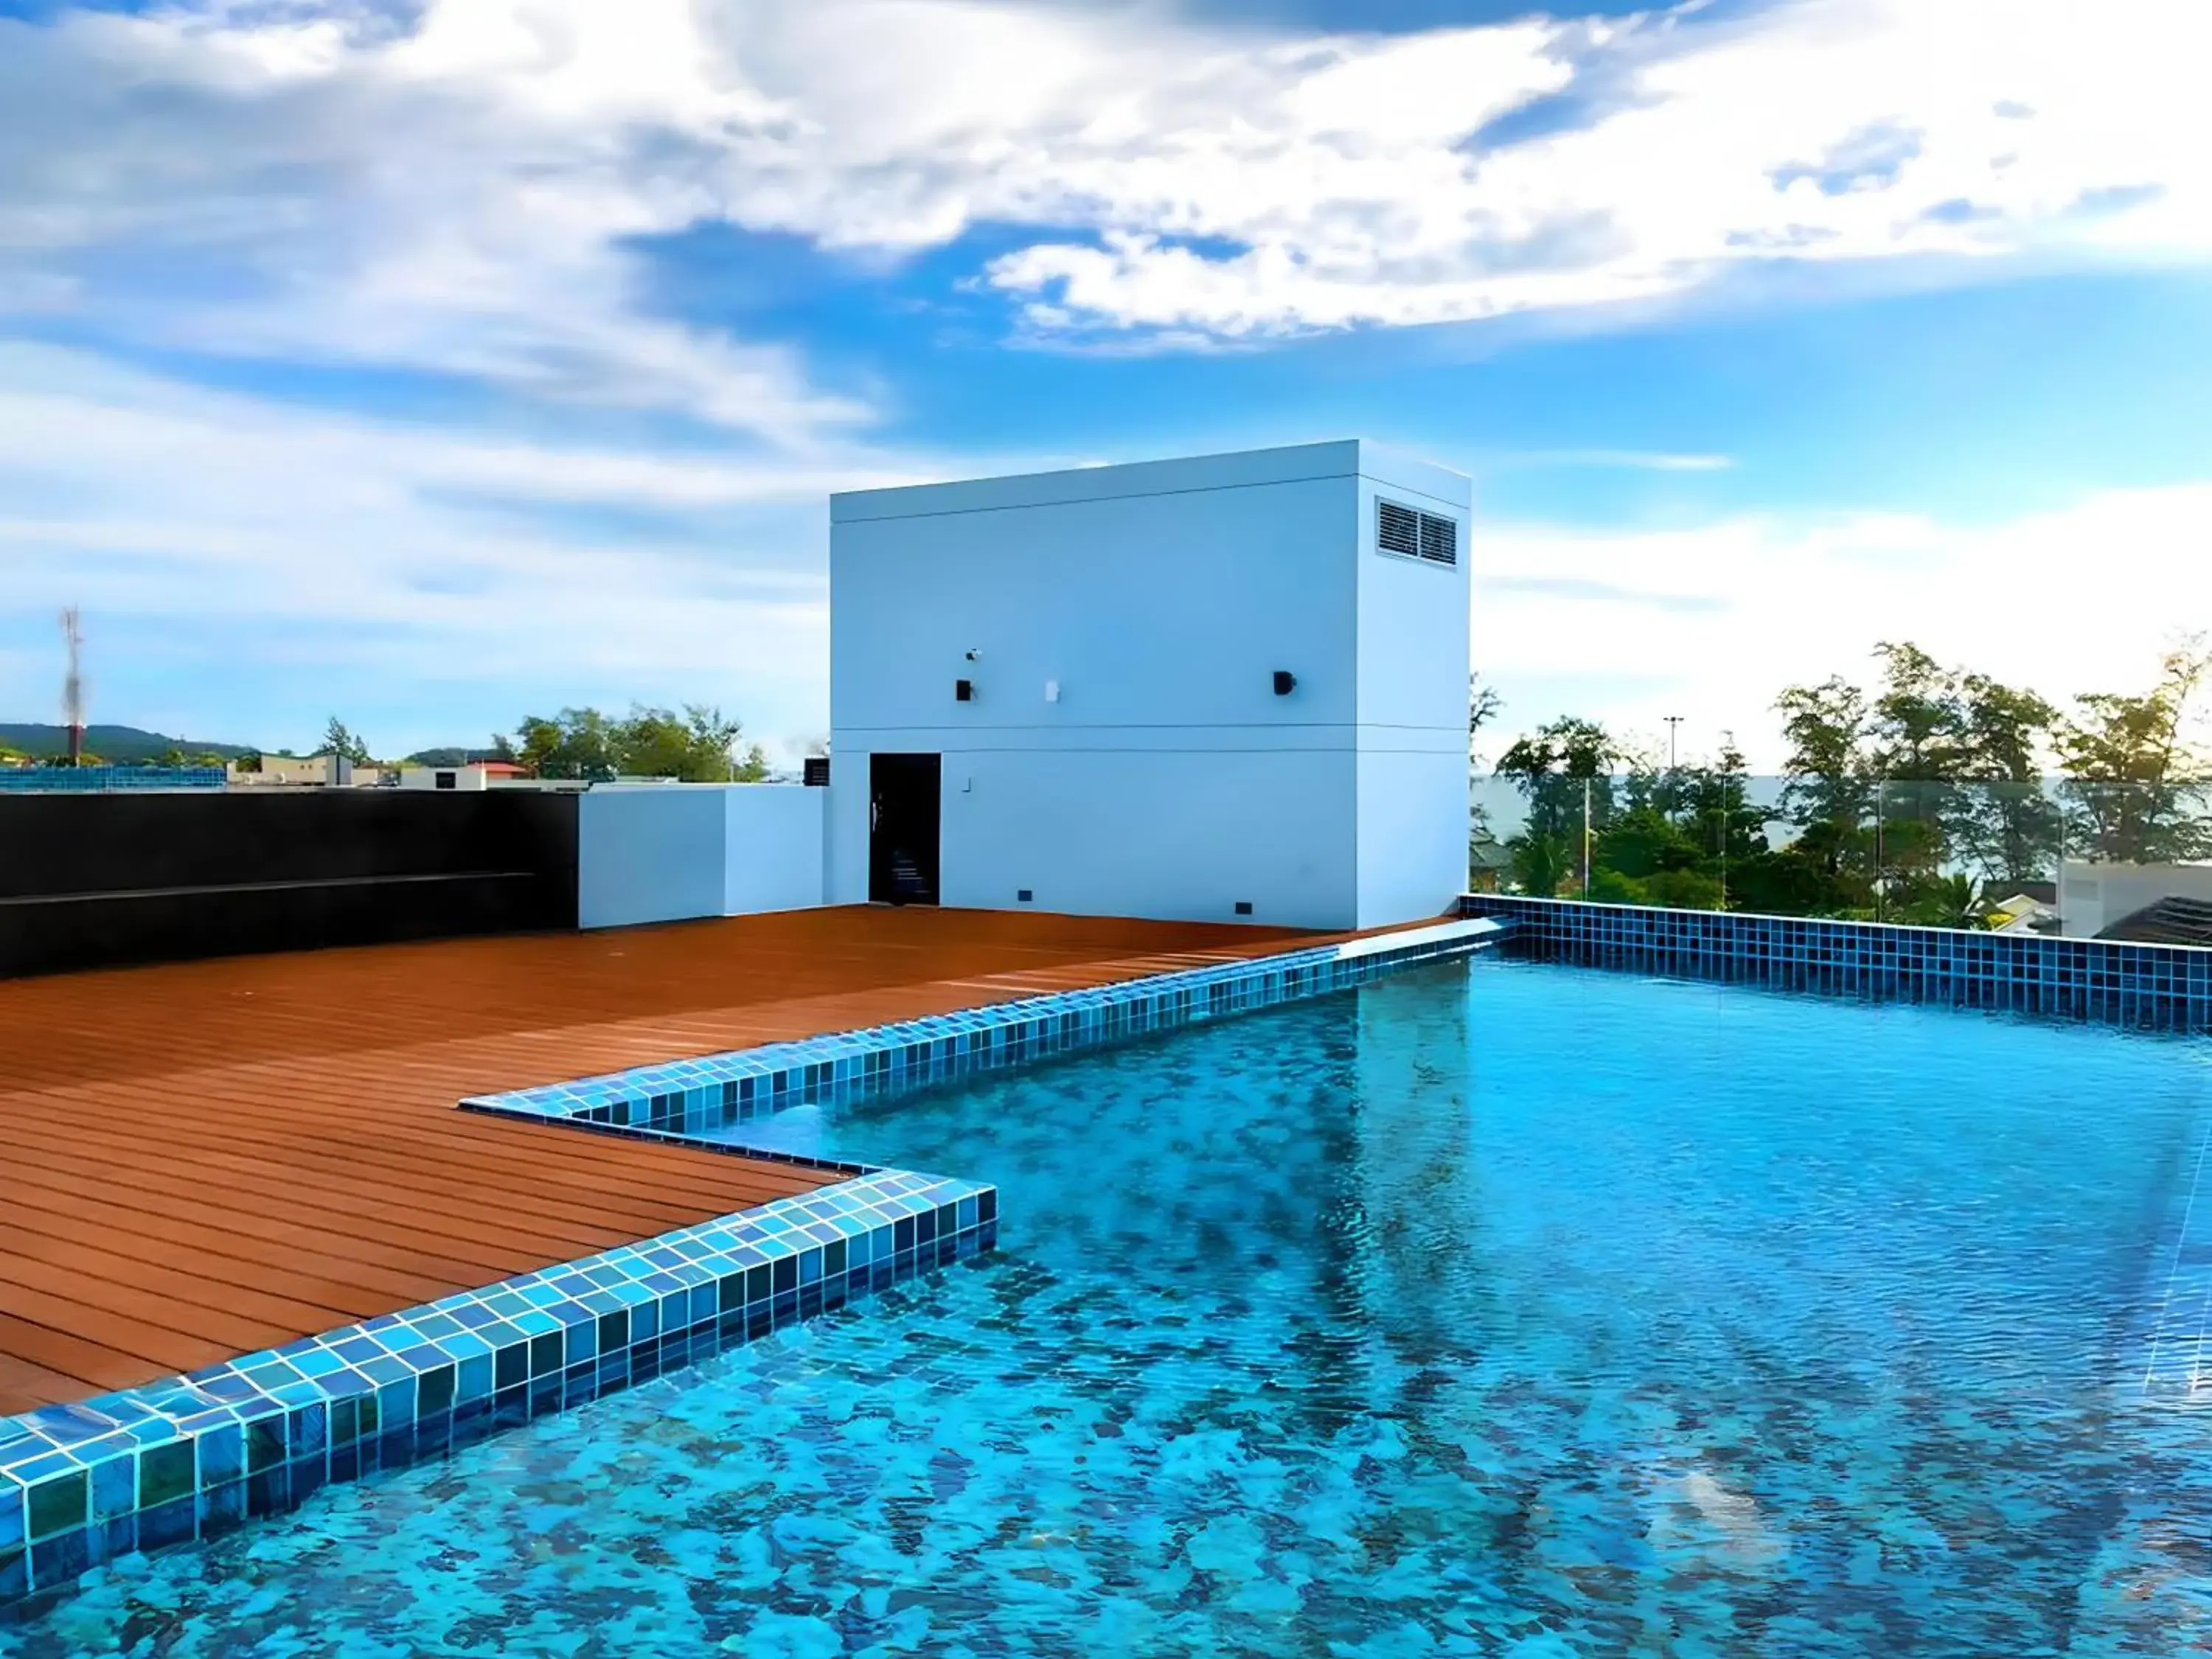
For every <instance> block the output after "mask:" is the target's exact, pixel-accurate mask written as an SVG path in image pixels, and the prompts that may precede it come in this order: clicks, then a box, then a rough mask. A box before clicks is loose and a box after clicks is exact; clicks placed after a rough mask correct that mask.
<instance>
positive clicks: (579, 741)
mask: <svg viewBox="0 0 2212 1659" xmlns="http://www.w3.org/2000/svg"><path fill="white" fill-rule="evenodd" d="M514 736H515V747H516V751H517V753H518V754H520V757H521V759H522V763H523V764H524V765H525V766H527V767H528V768H529V769H531V770H532V772H533V773H535V774H536V775H538V776H539V777H541V778H577V779H581V780H583V781H586V782H603V781H605V780H607V779H609V778H611V777H613V776H614V775H615V772H616V769H617V768H616V764H615V743H614V733H613V730H612V727H611V724H610V722H609V721H608V720H607V717H606V716H605V714H601V713H599V710H598V709H596V708H564V709H562V711H561V712H560V713H559V714H556V715H555V716H553V717H552V718H551V719H550V720H548V719H546V718H545V717H544V715H542V714H529V715H526V716H524V718H523V720H522V722H521V724H520V726H517V727H516V728H515V733H514Z"/></svg>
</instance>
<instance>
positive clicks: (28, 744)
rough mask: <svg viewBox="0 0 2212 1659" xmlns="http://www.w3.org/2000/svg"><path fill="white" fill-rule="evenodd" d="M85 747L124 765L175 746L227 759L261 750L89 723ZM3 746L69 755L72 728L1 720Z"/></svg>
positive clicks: (37, 755)
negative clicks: (90, 724)
mask: <svg viewBox="0 0 2212 1659" xmlns="http://www.w3.org/2000/svg"><path fill="white" fill-rule="evenodd" d="M84 747H85V752H86V753H87V754H91V755H97V756H99V757H100V759H102V760H104V761H116V762H118V763H122V764H125V765H129V764H131V763H134V762H138V761H150V760H159V759H160V758H161V757H162V756H163V755H166V754H167V753H168V752H169V750H172V749H181V750H184V751H185V754H187V755H221V756H222V757H223V758H224V759H225V760H235V759H237V758H238V757H240V755H253V754H258V753H259V752H260V751H259V750H257V749H255V748H254V747H253V746H252V744H238V743H210V742H208V741H207V740H206V739H205V738H170V737H164V736H162V735H161V733H160V732H144V731H141V730H140V729H139V728H138V727H137V726H86V727H85V728H84ZM0 749H13V750H17V751H18V752H19V753H21V754H25V755H28V756H30V757H33V759H43V758H45V757H47V756H49V755H66V754H68V753H69V728H68V727H67V726H40V725H39V724H37V723H35V722H31V721H6V720H0Z"/></svg>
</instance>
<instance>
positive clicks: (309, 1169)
mask: <svg viewBox="0 0 2212 1659" xmlns="http://www.w3.org/2000/svg"><path fill="white" fill-rule="evenodd" d="M1307 942H1310V941H1308V940H1305V939H1299V938H1297V936H1295V935H1291V934H1288V933H1283V932H1281V931H1279V930H1273V929H1257V928H1246V927H1233V926H1228V925H1201V924H1192V925H1184V924H1173V923H1149V922H1131V921H1118V920H1115V919H1110V918H1103V919H1102V918H1077V917H1063V916H1052V915H1021V914H1012V913H1000V912H961V911H928V910H922V909H912V910H906V911H888V910H880V909H870V908H853V909H842V910H839V909H829V910H816V911H801V912H791V913H787V914H784V915H775V916H749V917H742V918H736V919H732V920H729V921H707V922H692V923H680V924H676V925H673V926H669V927H645V928H634V929H623V930H619V931H615V932H609V933H564V934H544V935H533V936H529V937H525V938H507V939H465V940H453V941H443V942H436V943H431V944H418V945H385V946H374V947H368V948H360V949H348V950H334V951H307V952H295V953H291V954H287V955H281V956H273V957H232V958H226V959H218V960H216V961H210V962H197V963H175V964H169V965H166V966H157V967H150V968H139V969H118V970H113V971H103V972H96V973H88V974H72V975H55V976H52V977H49V978H43V979H32V980H15V981H0V1052H5V1053H7V1054H8V1055H9V1066H8V1070H7V1078H6V1085H5V1088H4V1091H0V1146H5V1147H6V1148H7V1151H8V1155H7V1156H6V1157H5V1158H4V1159H0V1413H6V1412H13V1411H21V1410H24V1409H27V1408H28V1407H32V1406H35V1405H40V1404H44V1403H47V1402H49V1401H57V1400H64V1399H69V1398H72V1397H76V1396H78V1395H83V1394H86V1393H88V1392H94V1391H97V1390H104V1389H114V1388H121V1387H127V1386H131V1385H132V1384H135V1383H144V1382H149V1381H152V1380H154V1379H155V1378H157V1377H159V1376H162V1375H165V1374H167V1372H168V1371H170V1370H176V1369H179V1368H180V1367H183V1366H185V1365H187V1364H205V1363H208V1362H209V1360H210V1359H212V1358H227V1357H230V1356H231V1355H232V1354H234V1353H235V1352H238V1351H239V1349H240V1346H256V1345H259V1344H261V1343H263V1342H264V1341H265V1342H272V1343H273V1342H276V1341H280V1340H289V1338H290V1337H294V1336H299V1335H305V1334H309V1333H311V1332H313V1331H315V1330H321V1329H326V1328H330V1327H331V1326H333V1325H337V1324H343V1323H346V1322H350V1321H352V1320H356V1319H361V1318H365V1317H368V1316H373V1315H374V1314H376V1313H381V1312H389V1311H392V1310H398V1309H400V1308H404V1307H407V1306H410V1305H412V1304H416V1303H418V1302H422V1301H428V1300H431V1299H434V1298H435V1297H438V1296H441V1295H445V1294H448V1293H450V1292H452V1291H459V1290H464V1289H469V1288H473V1287H476V1286H478V1285H484V1284H488V1283H490V1282H492V1281H493V1280H495V1279H500V1278H503V1277H506V1276H507V1275H508V1274H509V1273H515V1272H520V1271H523V1270H525V1269H526V1268H532V1267H548V1266H551V1265H553V1264H555V1263H556V1262H560V1261H569V1260H573V1259H574V1258H576V1257H578V1256H582V1255H591V1254H592V1253H594V1252H595V1251H597V1250H599V1249H607V1248H609V1247H611V1246H612V1245H615V1244H618V1243H628V1242H630V1241H633V1240H635V1239H638V1238H642V1237H651V1236H653V1235H654V1234H656V1233H659V1232H664V1231H669V1230H670V1229H671V1228H675V1227H679V1226H683V1225H689V1224H691V1223H695V1222H700V1221H705V1220H708V1219H711V1218H714V1217H716V1216H720V1215H725V1214H727V1213H729V1212H732V1211H736V1210H742V1209H746V1208H750V1207H751V1206H754V1205H757V1204H760V1203H763V1202H766V1201H768V1200H770V1199H773V1198H776V1197H780V1196H783V1195H785V1194H793V1193H799V1192H805V1191H809V1190H811V1189H813V1188H816V1187H818V1186H820V1185H823V1183H825V1182H829V1181H831V1180H834V1179H836V1178H838V1177H836V1175H835V1174H834V1172H829V1171H819V1170H806V1169H803V1168H800V1167H799V1166H796V1165H792V1164H779V1163H775V1162H773V1161H763V1160H759V1159H748V1158H743V1157H738V1156H731V1155H726V1154H723V1153H719V1152H709V1151H705V1150H702V1149H698V1148H694V1147H687V1146H681V1145H673V1144H664V1143H656V1142H648V1141H643V1140H629V1139H620V1138H617V1137H611V1136H605V1135H596V1134H592V1133H588V1132H586V1131H582V1130H579V1129H575V1128H573V1127H562V1126H558V1125H552V1124H536V1123H530V1122H526V1121H520V1120H508V1119H501V1118H497V1117H490V1116H484V1115H473V1114H466V1113H461V1112H459V1111H456V1110H455V1109H454V1105H455V1103H456V1102H457V1101H459V1099H460V1098H462V1097H465V1096H469V1095H476V1094H485V1093H495V1092H501V1091H508V1090H513V1089H518V1088H526V1087H530V1086H533V1085H539V1084H546V1083H554V1082H559V1081H562V1080H564V1079H569V1078H574V1077H580V1076H589V1075H594V1074H597V1073H606V1072H613V1071H617V1070H621V1069H623V1068H625V1067H628V1066H637V1065H643V1064H649V1063H653V1062H656V1061H661V1060H675V1059H679V1058H685V1057H689V1056H692V1055H696V1054H711V1053H715V1052H719V1051H722V1050H727V1049H737V1048H749V1047H752V1046H755V1045H757V1044H758V1043H762V1042H779V1041H787V1040H791V1039H795V1038H800V1037H806V1036H816V1035H818V1034H820V1033H822V1032H824V1031H830V1030H845V1029H849V1028H852V1027H856V1026H864V1025H872V1024H885V1023H889V1022H891V1021H896V1020H902V1019H911V1018H919V1017H921V1016H923V1015H927V1014H933V1013H942V1012H949V1011H951V1010H952V1009H955V1008H958V1007H963V1006H973V1005H975V1004H978V1003H985V1002H994V1001H1004V1000H1011V999H1013V998H1017V997H1021V996H1027V995H1034V994H1037V993H1038V992H1039V991H1043V990H1060V989H1067V988H1072V987H1082V986H1090V985H1097V984H1103V983H1109V982H1112V981H1120V980H1124V979H1129V978H1133V977H1137V976H1139V975H1144V974H1147V973H1159V972H1167V971H1173V970H1174V969H1178V968H1185V967H1190V966H1194V965H1201V964H1206V963H1213V962H1218V961H1226V960H1233V959H1235V958H1237V957H1241V956H1247V955H1254V954H1259V953H1261V952H1264V951H1273V950H1280V949H1283V948H1285V945H1286V944H1303V943H1307Z"/></svg>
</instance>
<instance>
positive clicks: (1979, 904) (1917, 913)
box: [1894, 875, 1990, 929]
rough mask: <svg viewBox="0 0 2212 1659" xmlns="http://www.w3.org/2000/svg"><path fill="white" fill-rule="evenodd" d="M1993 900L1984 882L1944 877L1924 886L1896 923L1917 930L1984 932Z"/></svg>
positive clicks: (1969, 877) (1970, 877)
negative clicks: (1975, 929)
mask: <svg viewBox="0 0 2212 1659" xmlns="http://www.w3.org/2000/svg"><path fill="white" fill-rule="evenodd" d="M1989 915H1990V906H1989V900H1988V897H1987V896H1986V895H1985V894H1984V890H1983V886H1982V884H1981V883H1980V882H1978V881H1976V880H1975V879H1974V878H1972V876H1968V875H1950V876H1944V877H1942V878H1938V879H1936V880H1934V881H1931V882H1929V883H1927V884H1924V885H1923V886H1922V887H1921V888H1920V889H1919V890H1917V892H1915V893H1914V894H1913V895H1912V896H1911V898H1910V899H1909V900H1908V901H1906V902H1905V903H1904V904H1903V905H1901V906H1900V907H1899V908H1898V910H1897V912H1896V914H1895V916H1894V920H1896V921H1902V922H1909V923H1911V925H1912V926H1914V927H1964V928H1968V929H1973V928H1984V927H1988V926H1989Z"/></svg>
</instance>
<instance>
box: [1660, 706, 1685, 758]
mask: <svg viewBox="0 0 2212 1659" xmlns="http://www.w3.org/2000/svg"><path fill="white" fill-rule="evenodd" d="M1661 718H1662V719H1663V720H1666V722H1667V769H1668V771H1669V772H1671V771H1673V770H1674V728H1675V727H1677V726H1680V725H1681V723H1682V717H1681V716H1680V714H1667V715H1662V717H1661Z"/></svg>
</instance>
